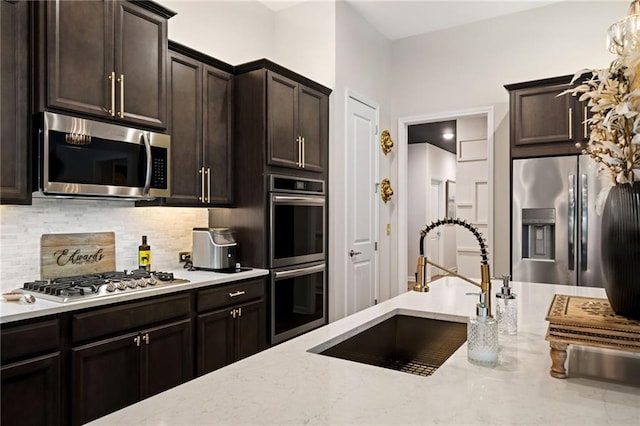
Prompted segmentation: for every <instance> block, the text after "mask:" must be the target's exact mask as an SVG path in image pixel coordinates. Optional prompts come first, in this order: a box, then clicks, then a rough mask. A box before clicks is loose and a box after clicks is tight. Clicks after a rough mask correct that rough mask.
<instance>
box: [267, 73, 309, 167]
mask: <svg viewBox="0 0 640 426" xmlns="http://www.w3.org/2000/svg"><path fill="white" fill-rule="evenodd" d="M267 103H268V106H267V163H268V164H270V165H274V166H283V167H291V168H294V169H298V168H299V163H300V154H301V152H300V148H299V145H300V144H299V143H298V137H299V136H300V134H299V133H298V84H297V83H296V82H294V81H292V80H289V79H288V78H285V77H282V76H279V75H278V74H274V73H272V72H270V71H268V72H267Z"/></svg>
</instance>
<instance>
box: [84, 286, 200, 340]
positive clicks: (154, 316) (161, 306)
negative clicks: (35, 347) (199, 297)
mask: <svg viewBox="0 0 640 426" xmlns="http://www.w3.org/2000/svg"><path fill="white" fill-rule="evenodd" d="M190 312H191V296H190V295H189V294H180V295H177V296H171V297H164V298H160V299H154V300H148V301H144V302H137V303H129V304H126V305H117V306H114V307H110V308H104V309H96V310H94V311H89V312H83V313H80V314H75V315H73V316H72V318H71V340H72V341H73V342H78V341H82V340H87V339H93V338H96V337H101V336H106V335H109V334H114V333H120V332H125V331H128V330H132V329H137V328H141V327H145V326H148V325H151V324H154V323H158V322H162V321H167V320H171V319H174V318H182V317H186V316H188V315H189V314H190Z"/></svg>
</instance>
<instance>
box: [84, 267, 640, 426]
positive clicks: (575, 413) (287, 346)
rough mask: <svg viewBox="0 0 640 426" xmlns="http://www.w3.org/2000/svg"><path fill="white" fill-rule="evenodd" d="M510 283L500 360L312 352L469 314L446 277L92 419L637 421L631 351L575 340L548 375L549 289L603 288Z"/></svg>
mask: <svg viewBox="0 0 640 426" xmlns="http://www.w3.org/2000/svg"><path fill="white" fill-rule="evenodd" d="M497 284H498V283H497V281H495V282H494V289H495V288H496V286H497ZM513 288H514V292H515V293H517V294H518V310H519V312H518V315H519V318H518V321H519V330H518V334H517V336H500V355H499V363H498V365H497V366H496V367H480V366H476V365H473V364H470V363H469V362H468V361H467V345H466V343H465V344H463V345H462V346H461V347H460V348H459V349H458V350H457V351H456V352H455V353H454V354H453V355H452V356H451V357H450V358H449V359H448V360H447V361H446V362H445V363H444V365H442V366H441V367H440V368H439V369H438V370H437V371H436V372H435V373H434V374H433V375H431V376H429V377H421V376H415V375H412V374H408V373H402V372H396V371H392V370H387V369H383V368H380V367H375V366H370V365H365V364H360V363H355V362H351V361H346V360H342V359H338V358H332V357H328V356H324V355H319V354H317V353H313V352H309V350H310V349H312V348H315V349H314V350H315V351H319V350H322V349H323V348H326V347H328V346H329V343H328V342H337V341H341V340H344V338H346V337H347V336H351V335H354V334H356V333H357V332H359V331H361V330H363V329H366V328H368V327H369V326H371V325H372V324H374V323H377V322H379V321H380V320H381V319H382V318H387V317H389V316H392V315H394V314H407V315H414V316H426V317H433V318H442V319H455V318H458V319H463V317H466V316H468V315H470V314H472V313H473V312H475V309H474V307H475V303H476V298H473V297H466V296H465V295H464V294H465V292H468V291H470V290H472V289H473V288H472V287H470V286H469V285H468V284H466V283H464V282H462V281H461V280H459V279H456V278H451V277H447V278H443V279H441V280H438V281H436V282H435V283H433V284H432V285H431V291H430V292H429V293H416V292H408V293H405V294H402V295H400V296H398V297H395V298H393V299H391V300H388V301H385V302H383V303H380V304H378V305H376V306H373V307H371V308H368V309H365V310H363V311H361V312H358V313H356V314H354V315H351V316H349V317H347V318H344V319H342V320H339V321H336V322H334V323H331V324H329V325H327V326H325V327H322V328H320V329H317V330H314V331H312V332H310V333H307V334H305V335H302V336H299V337H297V338H295V339H292V340H290V341H288V342H285V343H282V344H280V345H278V346H275V347H273V348H271V349H268V350H266V351H263V352H260V353H258V354H256V355H254V356H251V357H249V358H246V359H244V360H241V361H239V362H236V363H234V364H232V365H229V366H227V367H225V368H223V369H220V370H217V371H214V372H212V373H210V374H207V375H205V376H202V377H199V378H197V379H195V380H193V381H190V382H188V383H185V384H183V385H181V386H178V387H176V388H174V389H171V390H169V391H166V392H164V393H161V394H159V395H156V396H154V397H152V398H149V399H146V400H143V401H141V402H139V403H137V404H134V405H132V406H129V407H127V408H125V409H122V410H120V411H117V412H115V413H112V414H110V415H108V416H105V417H103V418H101V419H98V420H96V421H95V422H93V423H92V424H96V425H116V424H117V425H157V424H166V425H183V424H189V425H195V424H245V425H246V424H296V425H299V424H336V425H339V424H363V425H364V424H366V425H371V424H389V425H391V424H456V425H457V424H527V425H549V424H581V425H595V424H598V425H604V424H612V425H613V424H615V425H619V424H633V425H637V424H640V373H639V371H640V368H639V367H640V356H639V354H633V353H626V352H618V351H611V350H605V349H595V348H582V347H574V346H571V347H570V349H569V358H568V363H567V364H568V371H569V378H568V379H554V378H552V377H551V376H550V375H549V368H550V366H551V360H550V357H549V344H548V342H546V341H545V333H546V328H547V322H546V321H545V317H546V314H547V310H548V308H549V305H550V303H551V300H552V299H553V295H554V294H556V293H558V294H568V295H578V296H586V297H601V298H604V297H606V296H605V293H604V290H603V289H599V288H585V287H568V286H555V285H546V284H530V283H517V282H515V283H513ZM494 292H495V291H494Z"/></svg>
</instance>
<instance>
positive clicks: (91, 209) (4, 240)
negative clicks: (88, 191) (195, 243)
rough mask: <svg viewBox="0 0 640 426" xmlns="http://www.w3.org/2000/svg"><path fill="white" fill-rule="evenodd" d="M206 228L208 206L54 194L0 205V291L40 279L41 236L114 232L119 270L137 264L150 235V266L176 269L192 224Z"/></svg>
mask: <svg viewBox="0 0 640 426" xmlns="http://www.w3.org/2000/svg"><path fill="white" fill-rule="evenodd" d="M206 226H208V214H207V209H206V208H182V207H135V206H134V203H133V202H131V201H107V200H75V199H55V198H52V199H43V198H34V199H33V205H31V206H0V290H2V291H3V292H4V291H8V290H11V289H13V288H16V287H21V286H22V284H23V283H24V282H26V281H31V280H35V279H39V278H40V237H41V236H42V234H57V233H64V234H70V233H78V232H115V237H116V269H118V270H122V269H128V270H131V269H136V268H137V267H138V261H137V255H138V245H140V242H141V237H142V235H146V236H147V241H148V243H149V245H150V246H151V268H152V269H155V270H173V269H178V268H181V267H182V264H180V263H179V262H178V252H180V251H191V245H192V240H191V239H192V236H191V230H192V228H194V227H206Z"/></svg>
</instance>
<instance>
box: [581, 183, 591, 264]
mask: <svg viewBox="0 0 640 426" xmlns="http://www.w3.org/2000/svg"><path fill="white" fill-rule="evenodd" d="M588 185H589V184H588V182H587V175H586V174H582V175H580V191H581V198H580V269H582V270H583V271H586V270H587V241H588V240H587V237H588V236H589V222H588V217H589V214H588V212H589V210H588V208H589V195H588V194H589V191H588V189H589V186H588Z"/></svg>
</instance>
